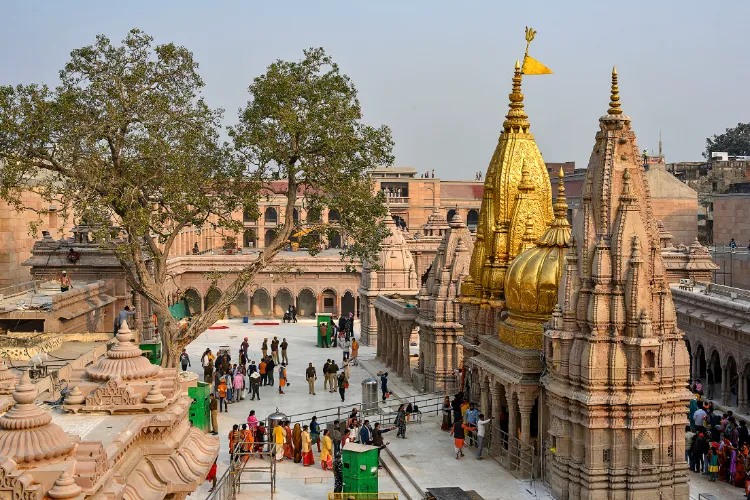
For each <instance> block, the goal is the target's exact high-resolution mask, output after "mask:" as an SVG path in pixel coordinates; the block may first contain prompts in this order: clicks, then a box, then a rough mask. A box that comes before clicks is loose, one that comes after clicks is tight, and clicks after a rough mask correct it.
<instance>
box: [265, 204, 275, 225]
mask: <svg viewBox="0 0 750 500" xmlns="http://www.w3.org/2000/svg"><path fill="white" fill-rule="evenodd" d="M263 222H265V223H266V224H273V225H274V226H275V225H276V224H278V222H279V214H278V212H277V211H276V209H275V208H274V207H268V208H266V211H265V212H264V214H263Z"/></svg>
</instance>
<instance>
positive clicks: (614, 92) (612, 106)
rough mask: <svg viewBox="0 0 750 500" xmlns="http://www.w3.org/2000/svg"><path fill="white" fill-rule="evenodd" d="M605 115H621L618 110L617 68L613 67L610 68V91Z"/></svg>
mask: <svg viewBox="0 0 750 500" xmlns="http://www.w3.org/2000/svg"><path fill="white" fill-rule="evenodd" d="M607 113H609V114H610V115H621V114H622V110H621V109H620V88H619V87H618V86H617V68H616V67H615V66H612V89H611V91H610V97H609V109H608V110H607Z"/></svg>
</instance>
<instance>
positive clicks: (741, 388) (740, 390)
mask: <svg viewBox="0 0 750 500" xmlns="http://www.w3.org/2000/svg"><path fill="white" fill-rule="evenodd" d="M747 410H748V408H747V374H746V373H745V372H744V371H743V372H742V373H740V378H739V380H738V381H737V411H738V412H739V413H742V414H743V415H747Z"/></svg>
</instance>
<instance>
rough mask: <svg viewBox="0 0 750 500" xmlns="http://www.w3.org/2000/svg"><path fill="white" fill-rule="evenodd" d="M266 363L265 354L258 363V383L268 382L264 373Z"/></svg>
mask: <svg viewBox="0 0 750 500" xmlns="http://www.w3.org/2000/svg"><path fill="white" fill-rule="evenodd" d="M267 366H268V364H267V363H266V356H265V354H264V355H263V357H262V358H261V360H260V364H259V365H258V373H259V374H260V385H266V382H268V374H267V373H266V367H267Z"/></svg>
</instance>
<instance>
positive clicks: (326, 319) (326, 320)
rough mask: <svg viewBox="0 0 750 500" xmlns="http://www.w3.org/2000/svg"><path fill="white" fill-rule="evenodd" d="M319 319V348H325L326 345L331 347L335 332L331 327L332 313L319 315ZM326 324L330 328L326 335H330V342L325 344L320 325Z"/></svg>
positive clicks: (316, 326)
mask: <svg viewBox="0 0 750 500" xmlns="http://www.w3.org/2000/svg"><path fill="white" fill-rule="evenodd" d="M315 317H316V318H317V321H316V322H315V335H316V336H317V339H318V347H323V346H324V345H327V346H330V344H331V341H330V339H331V332H332V331H333V326H332V325H331V314H330V313H318V314H316V315H315ZM321 323H325V324H326V325H327V326H328V327H327V328H326V335H328V341H327V342H326V343H325V344H324V343H323V336H322V335H321V329H320V324H321Z"/></svg>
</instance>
